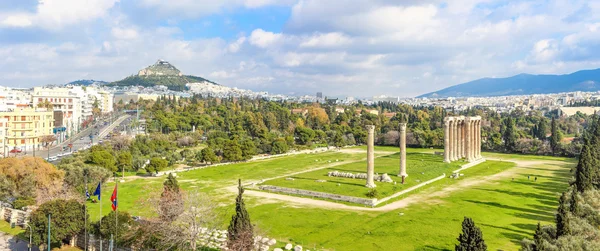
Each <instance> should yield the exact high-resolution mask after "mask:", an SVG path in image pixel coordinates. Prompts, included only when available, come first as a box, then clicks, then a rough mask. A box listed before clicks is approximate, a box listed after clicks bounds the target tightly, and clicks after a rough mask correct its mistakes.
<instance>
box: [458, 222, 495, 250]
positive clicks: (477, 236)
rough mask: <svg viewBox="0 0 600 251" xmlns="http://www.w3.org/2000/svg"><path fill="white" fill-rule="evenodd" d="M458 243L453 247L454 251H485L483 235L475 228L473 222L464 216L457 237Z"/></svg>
mask: <svg viewBox="0 0 600 251" xmlns="http://www.w3.org/2000/svg"><path fill="white" fill-rule="evenodd" d="M458 242H459V243H458V245H456V246H455V250H456V251H484V250H487V245H485V241H484V240H483V233H481V230H480V229H479V228H478V227H477V226H475V222H473V220H472V219H471V218H468V217H466V216H465V219H464V220H463V223H462V233H461V234H460V235H459V236H458Z"/></svg>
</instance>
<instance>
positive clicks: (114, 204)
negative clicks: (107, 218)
mask: <svg viewBox="0 0 600 251" xmlns="http://www.w3.org/2000/svg"><path fill="white" fill-rule="evenodd" d="M110 201H112V205H111V206H112V210H113V211H116V210H117V185H115V190H113V193H112V196H110Z"/></svg>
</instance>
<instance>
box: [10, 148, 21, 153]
mask: <svg viewBox="0 0 600 251" xmlns="http://www.w3.org/2000/svg"><path fill="white" fill-rule="evenodd" d="M21 152H23V150H21V149H19V148H13V149H12V150H10V153H21Z"/></svg>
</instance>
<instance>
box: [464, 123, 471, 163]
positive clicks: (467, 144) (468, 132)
mask: <svg viewBox="0 0 600 251" xmlns="http://www.w3.org/2000/svg"><path fill="white" fill-rule="evenodd" d="M471 138H472V137H471V118H470V117H466V118H465V158H466V159H467V161H468V162H471V161H472V160H473V159H472V154H471V149H473V147H472V146H471Z"/></svg>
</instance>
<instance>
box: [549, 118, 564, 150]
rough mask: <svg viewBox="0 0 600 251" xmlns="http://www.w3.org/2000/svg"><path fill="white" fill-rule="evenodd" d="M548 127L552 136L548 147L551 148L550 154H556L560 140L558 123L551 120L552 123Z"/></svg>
mask: <svg viewBox="0 0 600 251" xmlns="http://www.w3.org/2000/svg"><path fill="white" fill-rule="evenodd" d="M550 127H551V128H550V129H551V131H552V136H550V147H551V148H552V154H556V153H557V152H558V150H559V149H558V146H559V145H560V141H561V139H562V135H561V133H560V131H559V129H558V122H557V121H556V119H554V118H552V123H551V125H550Z"/></svg>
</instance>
